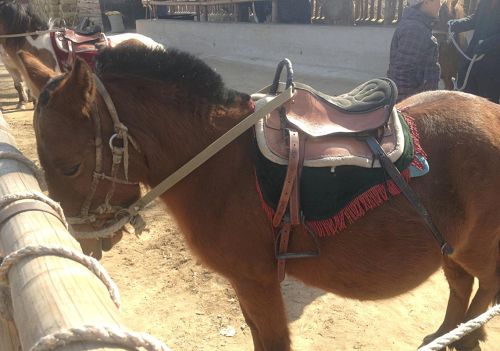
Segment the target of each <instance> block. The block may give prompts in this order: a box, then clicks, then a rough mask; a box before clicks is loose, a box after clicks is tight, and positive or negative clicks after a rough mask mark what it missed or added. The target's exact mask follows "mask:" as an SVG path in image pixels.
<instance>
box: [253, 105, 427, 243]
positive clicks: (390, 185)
mask: <svg viewBox="0 0 500 351" xmlns="http://www.w3.org/2000/svg"><path fill="white" fill-rule="evenodd" d="M403 117H404V118H405V120H406V123H407V124H408V128H409V130H410V133H411V136H412V140H413V149H414V157H413V161H412V165H414V166H415V167H417V168H419V169H422V168H423V165H422V164H421V163H420V161H419V160H418V159H417V157H415V155H416V154H419V155H421V156H424V157H425V158H427V154H426V153H425V151H424V150H423V149H422V147H421V145H420V138H419V135H418V130H417V127H416V125H415V122H414V120H413V118H412V117H410V116H408V115H405V114H403ZM401 175H402V176H403V178H404V179H405V181H406V182H407V183H408V182H409V181H410V169H409V168H407V169H405V170H404V171H402V172H401ZM255 185H256V188H257V193H258V194H259V199H260V202H261V204H262V209H263V210H264V212H265V213H266V216H267V217H268V218H269V220H270V221H272V219H273V217H274V212H275V211H274V209H273V208H271V207H270V206H269V205H268V204H267V203H266V201H265V200H264V196H263V195H262V192H261V189H260V185H259V181H258V179H257V174H255ZM386 189H388V190H389V193H390V194H391V196H396V195H398V194H400V193H401V190H400V189H399V187H398V186H397V185H396V184H395V183H394V181H392V180H389V181H387V188H386V186H385V184H384V183H382V184H377V185H375V186H373V187H371V188H370V189H368V190H367V191H365V192H364V193H363V194H361V195H358V196H357V197H356V198H354V199H353V200H351V202H349V203H348V204H347V206H345V207H344V208H343V209H342V210H340V211H339V212H338V213H337V214H336V215H334V216H333V217H330V218H328V219H323V220H319V221H306V225H307V226H309V228H311V229H312V230H313V231H314V232H315V233H316V234H317V235H318V236H320V237H324V236H328V235H333V234H336V233H338V232H340V231H342V230H344V229H346V228H347V226H348V225H350V224H352V223H354V222H355V221H356V220H358V219H360V218H361V217H363V216H364V215H365V214H366V212H368V211H369V210H372V209H374V208H377V207H378V206H380V205H382V204H383V203H384V202H386V201H387V200H389V195H388V194H387V192H386Z"/></svg>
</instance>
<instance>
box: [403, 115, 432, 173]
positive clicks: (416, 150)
mask: <svg viewBox="0 0 500 351" xmlns="http://www.w3.org/2000/svg"><path fill="white" fill-rule="evenodd" d="M401 114H402V115H403V117H404V119H405V121H406V124H407V125H408V129H409V130H410V133H411V138H412V140H413V156H414V157H413V161H412V162H411V164H412V166H415V167H416V168H418V169H420V170H422V169H424V165H423V164H422V163H421V162H420V160H419V159H418V158H417V157H415V155H417V154H418V155H421V156H423V157H424V158H426V159H427V154H426V153H425V151H424V149H422V146H421V145H420V135H419V134H418V129H417V126H416V125H415V120H414V119H413V117H410V116H408V115H407V114H405V113H403V112H401Z"/></svg>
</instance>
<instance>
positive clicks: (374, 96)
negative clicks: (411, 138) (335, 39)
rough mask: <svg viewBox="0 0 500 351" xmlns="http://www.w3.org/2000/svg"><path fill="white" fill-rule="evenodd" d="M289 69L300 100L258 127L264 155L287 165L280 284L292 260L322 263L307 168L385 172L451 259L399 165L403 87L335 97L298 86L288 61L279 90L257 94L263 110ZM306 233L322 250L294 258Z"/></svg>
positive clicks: (375, 84)
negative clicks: (292, 245)
mask: <svg viewBox="0 0 500 351" xmlns="http://www.w3.org/2000/svg"><path fill="white" fill-rule="evenodd" d="M283 67H286V72H287V77H286V84H285V85H284V87H285V88H286V89H288V88H290V87H293V91H294V93H293V97H292V99H291V100H289V101H288V102H287V103H285V104H284V105H282V106H281V107H279V108H278V109H276V110H274V111H273V112H271V113H270V114H269V115H267V116H266V117H264V118H263V119H261V120H260V121H259V122H258V123H257V124H256V127H255V135H256V139H257V144H258V146H259V149H260V151H261V153H262V154H263V155H264V156H265V157H266V158H268V159H269V160H270V161H272V162H275V163H278V164H281V165H287V169H286V175H285V180H284V184H283V189H282V191H281V195H280V198H279V201H278V205H277V207H276V209H275V212H274V216H273V218H272V225H273V227H274V228H275V229H276V230H277V233H278V234H277V236H276V239H275V255H276V258H277V261H278V279H279V280H280V281H282V280H283V279H284V275H285V262H286V260H287V259H292V258H304V257H316V256H319V242H318V240H317V237H316V235H315V234H314V233H313V232H312V231H311V230H310V229H308V227H307V226H302V224H303V218H302V215H301V210H300V189H299V186H300V177H301V172H302V167H303V166H307V167H331V168H332V171H334V170H335V167H337V166H340V165H353V166H360V167H366V168H375V167H382V168H383V169H384V172H385V173H386V174H387V175H389V176H390V178H391V179H392V180H393V181H394V183H395V184H396V185H397V187H398V188H399V189H400V190H401V192H402V193H403V194H404V195H405V196H406V198H407V199H408V200H409V201H410V203H411V204H412V205H413V206H414V208H415V209H416V210H417V212H419V214H420V215H421V217H422V218H423V219H424V221H425V224H426V225H427V226H428V228H429V229H430V231H431V232H432V234H433V236H434V238H435V239H436V240H437V241H438V243H439V244H440V246H441V251H442V252H443V254H450V253H451V252H452V251H453V250H452V248H451V246H449V244H448V243H446V241H444V239H443V238H442V236H441V234H440V233H439V230H438V229H437V228H436V227H435V226H434V224H433V222H432V220H431V218H430V215H429V213H428V212H427V210H426V209H425V207H424V206H423V205H422V203H421V202H420V201H419V199H418V197H417V196H416V194H415V193H414V192H413V190H412V189H411V188H410V187H409V186H408V184H407V183H406V182H405V180H404V179H403V177H402V176H401V174H400V173H399V171H398V169H397V168H396V167H395V166H394V163H395V162H396V161H397V160H398V159H399V158H400V157H401V155H402V153H403V149H404V143H405V140H404V133H403V132H402V126H401V122H400V120H399V118H398V113H397V111H396V110H395V108H394V105H395V103H396V100H397V96H398V93H397V88H396V85H395V83H394V82H393V81H392V80H390V79H387V78H378V79H372V80H370V81H368V82H366V83H363V84H361V85H359V86H358V87H356V88H355V89H353V90H352V91H351V92H348V93H345V94H342V95H339V96H329V95H327V94H324V93H321V92H319V91H316V90H314V89H313V88H311V87H309V86H307V85H305V84H300V83H294V82H293V69H292V64H291V62H290V61H289V60H288V59H284V60H283V61H281V62H280V63H279V65H278V68H277V70H276V74H275V76H274V80H273V83H272V84H271V85H270V86H269V87H267V88H264V89H263V90H261V91H260V92H258V93H257V94H255V96H254V98H259V97H260V98H261V99H260V100H258V101H257V103H256V109H258V108H259V107H260V106H262V105H263V104H265V103H266V102H267V101H268V100H269V99H272V98H273V97H274V96H276V94H277V93H278V90H279V88H281V87H283V83H281V82H280V76H281V71H282V70H283ZM261 104H262V105H261ZM298 226H302V228H303V229H304V230H305V232H306V233H307V234H308V235H309V236H310V237H311V239H312V240H313V241H314V243H315V245H316V251H309V252H300V253H290V252H287V251H288V241H289V237H290V232H291V230H292V228H295V227H298Z"/></svg>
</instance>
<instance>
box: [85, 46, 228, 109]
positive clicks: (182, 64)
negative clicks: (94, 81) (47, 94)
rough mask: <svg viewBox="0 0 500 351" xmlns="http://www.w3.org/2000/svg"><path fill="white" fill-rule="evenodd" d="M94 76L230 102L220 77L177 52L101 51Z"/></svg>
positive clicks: (144, 49)
mask: <svg viewBox="0 0 500 351" xmlns="http://www.w3.org/2000/svg"><path fill="white" fill-rule="evenodd" d="M95 73H96V74H97V75H98V76H102V75H117V76H131V77H135V78H140V79H149V80H156V81H163V82H169V83H174V84H176V85H177V86H179V87H181V88H183V89H186V90H187V92H188V94H190V95H191V94H193V95H196V96H199V97H203V98H206V99H208V100H209V101H210V102H212V103H214V102H221V101H225V100H227V99H228V98H229V96H228V93H229V94H231V91H228V89H225V87H224V82H223V81H222V78H221V76H220V75H219V74H218V73H217V72H215V71H214V70H213V69H212V68H210V67H209V66H208V65H207V64H206V63H205V62H203V61H202V60H200V59H199V58H197V57H195V56H193V55H191V54H189V53H186V52H182V51H179V50H176V49H168V50H164V49H159V48H156V49H151V48H148V47H145V46H140V45H137V46H135V45H134V46H123V47H116V48H108V49H105V50H103V51H102V52H101V53H100V54H99V55H98V56H97V57H96V61H95Z"/></svg>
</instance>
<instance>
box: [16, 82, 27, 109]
mask: <svg viewBox="0 0 500 351" xmlns="http://www.w3.org/2000/svg"><path fill="white" fill-rule="evenodd" d="M14 87H15V88H16V91H17V94H18V95H19V102H18V104H17V108H18V109H19V110H25V109H26V104H27V103H28V102H29V96H28V92H27V90H26V87H25V86H24V83H23V82H16V83H14Z"/></svg>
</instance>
